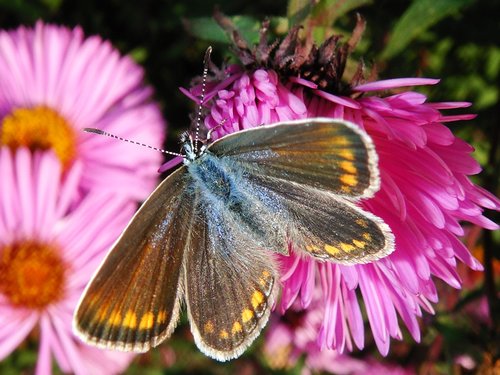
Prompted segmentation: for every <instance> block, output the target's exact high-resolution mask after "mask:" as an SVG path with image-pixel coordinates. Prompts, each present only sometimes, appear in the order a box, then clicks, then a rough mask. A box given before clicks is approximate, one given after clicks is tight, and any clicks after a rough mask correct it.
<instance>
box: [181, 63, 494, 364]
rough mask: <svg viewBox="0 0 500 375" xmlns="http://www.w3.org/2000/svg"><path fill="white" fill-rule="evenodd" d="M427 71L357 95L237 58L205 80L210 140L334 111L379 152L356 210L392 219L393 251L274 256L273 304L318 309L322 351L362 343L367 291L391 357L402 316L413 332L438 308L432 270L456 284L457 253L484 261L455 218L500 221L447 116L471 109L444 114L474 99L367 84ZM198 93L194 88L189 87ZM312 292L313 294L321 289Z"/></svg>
mask: <svg viewBox="0 0 500 375" xmlns="http://www.w3.org/2000/svg"><path fill="white" fill-rule="evenodd" d="M437 83H438V80H434V79H419V78H415V79H409V78H405V79H396V80H386V81H378V82H372V83H368V84H365V85H360V86H358V87H354V88H353V90H352V94H353V95H349V96H348V95H334V94H332V93H329V92H326V91H323V90H320V89H319V88H318V86H317V85H316V84H315V83H313V82H309V81H306V80H304V79H302V78H298V77H292V78H289V79H285V78H284V77H279V76H278V74H277V73H276V72H275V71H273V70H266V69H256V70H255V69H254V70H249V71H244V70H243V69H241V68H238V67H235V66H232V67H230V68H229V69H228V70H227V77H226V78H225V79H221V80H220V81H215V82H211V83H210V86H209V88H210V89H209V92H208V93H207V98H208V99H213V100H212V101H211V102H209V104H207V106H208V107H209V111H210V113H209V115H208V116H207V117H206V119H205V124H206V126H207V127H208V128H213V127H214V126H217V125H219V124H220V123H221V122H222V121H223V120H224V121H225V122H224V124H223V125H222V126H220V127H218V128H217V129H216V130H215V131H214V136H215V138H217V137H221V136H223V135H225V134H228V133H231V132H234V131H238V130H241V129H245V128H248V127H254V126H259V125H262V124H269V123H273V122H277V121H286V120H292V119H300V118H312V117H320V116H321V117H331V118H337V119H345V120H348V121H351V122H353V123H355V124H357V125H359V126H360V127H361V128H363V129H364V130H365V131H366V132H367V133H368V134H369V135H370V136H371V138H372V139H373V141H374V143H375V146H376V150H377V153H378V155H379V159H380V161H379V168H380V174H381V180H382V182H381V189H380V191H379V192H378V193H377V194H376V195H375V197H373V198H371V199H369V200H365V201H364V202H363V203H362V205H363V207H364V208H365V209H366V210H368V211H371V212H373V213H374V214H375V215H377V216H379V217H381V218H383V219H384V221H385V222H386V223H387V224H388V225H389V226H390V227H391V229H392V231H393V233H394V235H395V241H396V250H395V251H394V253H393V254H391V255H390V256H388V257H386V258H384V259H381V260H379V261H376V262H373V263H371V264H364V265H355V266H342V265H338V264H334V263H328V262H326V263H319V262H316V261H315V260H313V259H312V258H307V257H306V258H304V257H300V256H297V255H295V254H293V253H292V254H291V255H290V256H289V257H281V269H282V283H283V291H282V298H281V304H280V306H279V311H281V312H284V311H286V310H287V309H288V308H290V306H292V304H293V303H294V302H295V301H298V302H299V303H300V306H301V307H302V308H314V309H316V310H318V311H319V312H320V314H321V319H319V320H316V323H315V324H316V326H315V327H316V328H315V329H316V335H317V343H318V345H319V347H320V348H328V349H336V350H337V352H339V353H342V352H344V351H345V350H349V351H351V350H353V349H354V346H356V347H358V348H363V347H364V343H365V332H364V325H363V318H362V313H361V307H360V301H359V299H358V297H359V296H361V297H362V299H363V302H364V305H365V309H366V315H367V317H368V321H369V323H370V326H371V331H372V333H373V337H374V340H375V343H376V345H377V347H378V349H379V351H380V352H381V353H382V354H384V355H386V354H387V353H388V351H389V345H390V338H391V337H392V338H396V339H402V332H401V327H400V321H402V322H403V323H404V325H406V327H407V329H408V330H409V332H410V334H411V335H412V336H413V338H414V339H415V340H416V341H419V340H420V328H419V325H418V321H417V318H418V317H419V316H421V315H422V310H425V311H427V312H429V313H432V312H433V309H432V302H436V301H437V300H438V298H439V297H438V295H437V293H436V287H435V284H434V280H433V278H434V277H437V278H440V279H442V280H444V281H445V282H446V283H448V284H449V285H451V286H452V287H454V288H460V286H461V282H460V278H459V277H458V274H457V271H456V265H457V261H461V262H463V263H465V264H466V265H467V266H469V267H470V268H472V269H475V270H480V269H482V266H481V264H480V263H479V262H478V261H477V260H476V259H475V258H474V257H473V256H472V255H471V254H470V252H469V251H468V249H467V248H466V247H465V246H464V245H463V244H462V243H461V242H460V240H459V239H458V237H459V236H462V235H463V233H464V232H463V228H462V226H461V224H460V222H462V221H468V222H471V223H474V224H477V225H480V226H482V227H484V228H487V229H491V230H494V229H498V226H497V225H496V224H495V223H493V222H491V221H490V220H488V219H487V218H485V217H484V216H483V215H482V212H483V209H484V208H488V209H493V210H499V209H500V201H499V200H498V199H497V198H496V197H494V196H493V195H491V194H490V193H488V192H487V191H485V190H484V189H482V188H481V187H478V186H475V185H474V184H473V183H472V182H471V181H470V179H469V177H468V176H469V175H473V174H477V173H479V172H480V170H481V168H480V166H479V165H478V163H477V162H476V161H475V160H474V159H473V158H472V157H471V156H470V154H471V152H472V151H473V149H472V147H471V146H470V145H468V144H467V143H466V142H464V141H462V140H461V139H459V138H456V137H455V136H454V135H453V133H452V132H451V131H450V130H449V129H448V128H447V127H446V126H445V125H443V124H444V123H447V122H452V121H457V120H467V119H471V118H473V117H474V116H471V115H445V114H443V113H442V112H441V110H449V109H454V108H462V107H467V106H468V105H469V103H427V102H426V97H425V96H424V95H422V94H419V93H417V92H412V91H404V92H401V93H400V94H396V95H389V96H368V95H367V92H372V91H376V90H387V89H395V88H398V89H399V90H400V91H402V88H403V87H405V86H416V85H430V84H437ZM198 94H199V87H195V88H194V89H193V90H192V92H191V96H196V95H198ZM318 291H320V292H319V293H318Z"/></svg>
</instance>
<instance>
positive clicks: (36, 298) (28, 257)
mask: <svg viewBox="0 0 500 375" xmlns="http://www.w3.org/2000/svg"><path fill="white" fill-rule="evenodd" d="M82 164H83V163H82V162H80V161H78V160H77V161H75V162H74V163H73V165H72V167H71V168H70V169H69V170H67V171H66V172H65V173H64V175H63V172H62V169H63V168H62V167H61V163H60V161H59V160H58V158H57V157H56V156H55V155H54V153H53V152H52V151H47V152H40V151H37V152H34V153H32V152H30V151H29V150H27V149H25V148H20V149H18V150H17V151H16V152H15V153H14V152H12V151H11V150H9V149H8V148H7V147H2V148H0V176H1V178H2V189H1V190H0V322H1V324H0V360H2V359H4V358H5V357H6V356H8V355H9V354H10V353H11V352H12V351H14V350H15V349H16V348H17V347H18V346H19V345H20V344H21V343H22V342H23V341H25V340H31V339H32V337H31V335H30V333H31V332H32V331H33V330H36V332H37V334H36V335H37V337H38V339H37V342H38V347H39V349H38V350H39V354H38V361H37V365H36V374H43V375H45V374H50V373H51V369H52V358H55V360H56V361H57V363H58V365H59V368H60V369H61V370H62V371H63V372H65V373H75V374H112V373H118V372H121V371H122V370H124V369H125V368H126V366H127V365H128V364H129V362H130V360H131V359H132V357H131V356H130V355H128V354H124V353H113V352H107V351H102V350H98V349H95V348H92V347H89V346H87V345H85V344H83V343H82V342H81V341H80V340H79V339H78V338H77V337H76V336H74V335H73V332H72V316H73V310H74V308H75V306H76V304H77V302H78V300H79V298H80V295H81V293H82V292H83V290H84V288H85V285H86V284H87V282H88V281H89V279H90V277H91V275H92V274H93V272H94V271H95V269H96V268H97V267H98V265H99V264H100V262H101V261H102V259H103V257H104V256H105V254H106V253H107V251H108V249H109V247H110V246H111V244H112V243H113V242H114V241H115V239H116V238H117V236H118V235H119V233H120V231H121V230H122V229H123V227H124V226H125V225H126V223H127V221H128V220H129V219H130V217H131V216H132V214H133V212H134V210H135V204H134V203H132V202H130V199H128V198H127V197H121V198H120V196H116V195H114V194H112V193H110V192H99V193H97V192H96V193H89V194H88V195H87V196H86V197H85V198H83V199H82V200H81V201H80V202H78V203H73V201H74V199H73V198H74V195H75V194H76V192H77V189H78V183H79V181H80V178H81V174H82V173H83V166H82Z"/></svg>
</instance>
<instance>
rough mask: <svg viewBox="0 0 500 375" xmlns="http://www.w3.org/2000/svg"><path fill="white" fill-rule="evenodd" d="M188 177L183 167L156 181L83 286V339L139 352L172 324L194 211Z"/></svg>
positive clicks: (78, 317)
mask: <svg viewBox="0 0 500 375" xmlns="http://www.w3.org/2000/svg"><path fill="white" fill-rule="evenodd" d="M188 178H189V176H188V175H187V173H186V170H185V168H184V167H181V168H180V169H179V170H177V171H176V172H174V173H173V174H172V175H170V176H169V177H167V178H166V179H165V180H164V181H163V182H162V183H161V184H160V185H159V186H158V188H157V189H156V190H155V191H154V192H153V193H152V194H151V196H150V197H149V198H148V200H147V201H146V202H145V203H144V204H143V205H142V207H141V208H140V209H139V211H138V212H137V214H136V215H135V216H134V218H133V219H132V221H131V222H130V224H129V225H128V227H127V228H126V230H125V231H124V233H123V234H122V236H121V237H120V238H119V240H118V241H117V242H116V244H115V245H114V247H113V248H112V249H111V251H110V253H109V254H108V256H107V258H106V259H105V261H104V263H103V264H102V265H101V267H100V269H99V270H98V272H97V273H96V275H95V276H94V278H93V279H92V281H91V282H90V284H89V285H88V286H87V289H86V291H85V293H84V295H83V297H82V299H81V301H80V304H79V306H78V308H77V310H76V313H75V316H74V327H75V330H76V332H77V333H78V335H79V336H80V337H81V338H82V339H83V340H84V341H86V342H88V343H91V344H94V345H97V346H99V347H104V348H110V349H118V350H125V351H137V352H143V351H146V350H148V349H149V348H150V347H151V346H156V345H158V344H159V343H160V342H161V341H163V340H164V339H165V338H166V337H168V336H170V334H171V333H172V331H173V330H174V328H175V326H176V324H177V321H178V315H179V305H180V299H181V297H182V287H181V285H180V280H181V279H182V262H183V258H184V248H185V244H186V240H187V238H188V235H189V224H190V221H191V220H192V214H193V210H192V207H191V205H190V201H191V199H190V197H189V195H188V194H189V189H186V185H187V184H188V183H189V180H188Z"/></svg>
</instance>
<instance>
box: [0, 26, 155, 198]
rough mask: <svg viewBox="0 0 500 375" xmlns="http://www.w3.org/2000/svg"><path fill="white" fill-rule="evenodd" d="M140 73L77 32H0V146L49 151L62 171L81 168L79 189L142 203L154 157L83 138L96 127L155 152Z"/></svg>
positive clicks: (147, 92)
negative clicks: (77, 163)
mask: <svg viewBox="0 0 500 375" xmlns="http://www.w3.org/2000/svg"><path fill="white" fill-rule="evenodd" d="M142 81H143V70H142V69H141V67H139V66H138V65H136V64H135V63H134V62H133V61H132V60H131V59H130V58H128V57H121V56H120V54H119V53H118V51H117V50H115V49H114V48H113V47H112V46H111V44H110V43H109V42H105V41H103V40H102V39H101V38H100V37H98V36H93V37H89V38H84V35H83V31H82V30H81V28H79V27H76V28H74V29H72V30H71V29H68V28H65V27H58V26H52V25H45V24H44V23H42V22H38V23H37V24H36V26H35V27H34V28H25V27H19V28H18V29H17V30H14V31H0V82H1V84H0V145H7V146H9V147H10V148H11V149H16V148H18V147H28V148H30V149H31V150H32V151H33V150H35V149H44V150H47V149H52V150H54V152H55V153H56V155H57V156H58V158H59V160H60V161H61V163H62V164H63V165H64V168H65V170H67V169H68V168H69V167H70V166H71V165H72V164H73V163H75V161H76V160H81V161H82V164H83V172H82V178H81V182H80V188H81V189H82V190H83V191H88V190H89V189H90V188H92V187H94V186H98V187H99V189H108V190H112V191H114V192H123V193H124V194H126V195H128V196H130V197H132V198H135V199H144V198H145V197H146V196H147V195H148V194H149V192H150V191H151V190H152V189H153V187H154V185H155V183H156V177H157V176H156V174H155V173H154V172H152V171H155V169H156V166H157V165H158V163H159V162H160V160H161V155H160V154H159V153H155V152H144V150H142V149H140V147H137V146H133V145H130V144H127V143H125V142H116V141H114V142H109V139H105V137H98V136H95V135H90V134H86V133H84V132H83V131H82V129H83V128H84V127H95V128H100V129H103V130H106V131H109V132H112V133H116V134H118V135H121V136H123V137H126V138H132V139H134V140H137V141H141V142H144V143H147V144H149V145H152V146H161V143H162V140H163V137H164V123H163V121H162V118H161V113H160V111H159V109H158V107H157V105H155V104H154V103H152V102H151V94H152V90H151V88H150V87H147V86H144V85H143V83H142Z"/></svg>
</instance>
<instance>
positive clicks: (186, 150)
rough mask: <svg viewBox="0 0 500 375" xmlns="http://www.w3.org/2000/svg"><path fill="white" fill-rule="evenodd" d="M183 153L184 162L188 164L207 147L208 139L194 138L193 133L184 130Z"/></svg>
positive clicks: (181, 141)
mask: <svg viewBox="0 0 500 375" xmlns="http://www.w3.org/2000/svg"><path fill="white" fill-rule="evenodd" d="M180 143H181V145H182V146H181V154H182V156H183V158H184V164H186V165H188V164H190V163H192V162H193V161H195V160H196V159H198V158H199V157H200V156H201V155H203V154H204V153H205V150H206V149H207V141H202V140H199V139H198V140H196V139H193V135H192V134H191V133H189V132H184V133H183V134H182V135H181V139H180Z"/></svg>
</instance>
